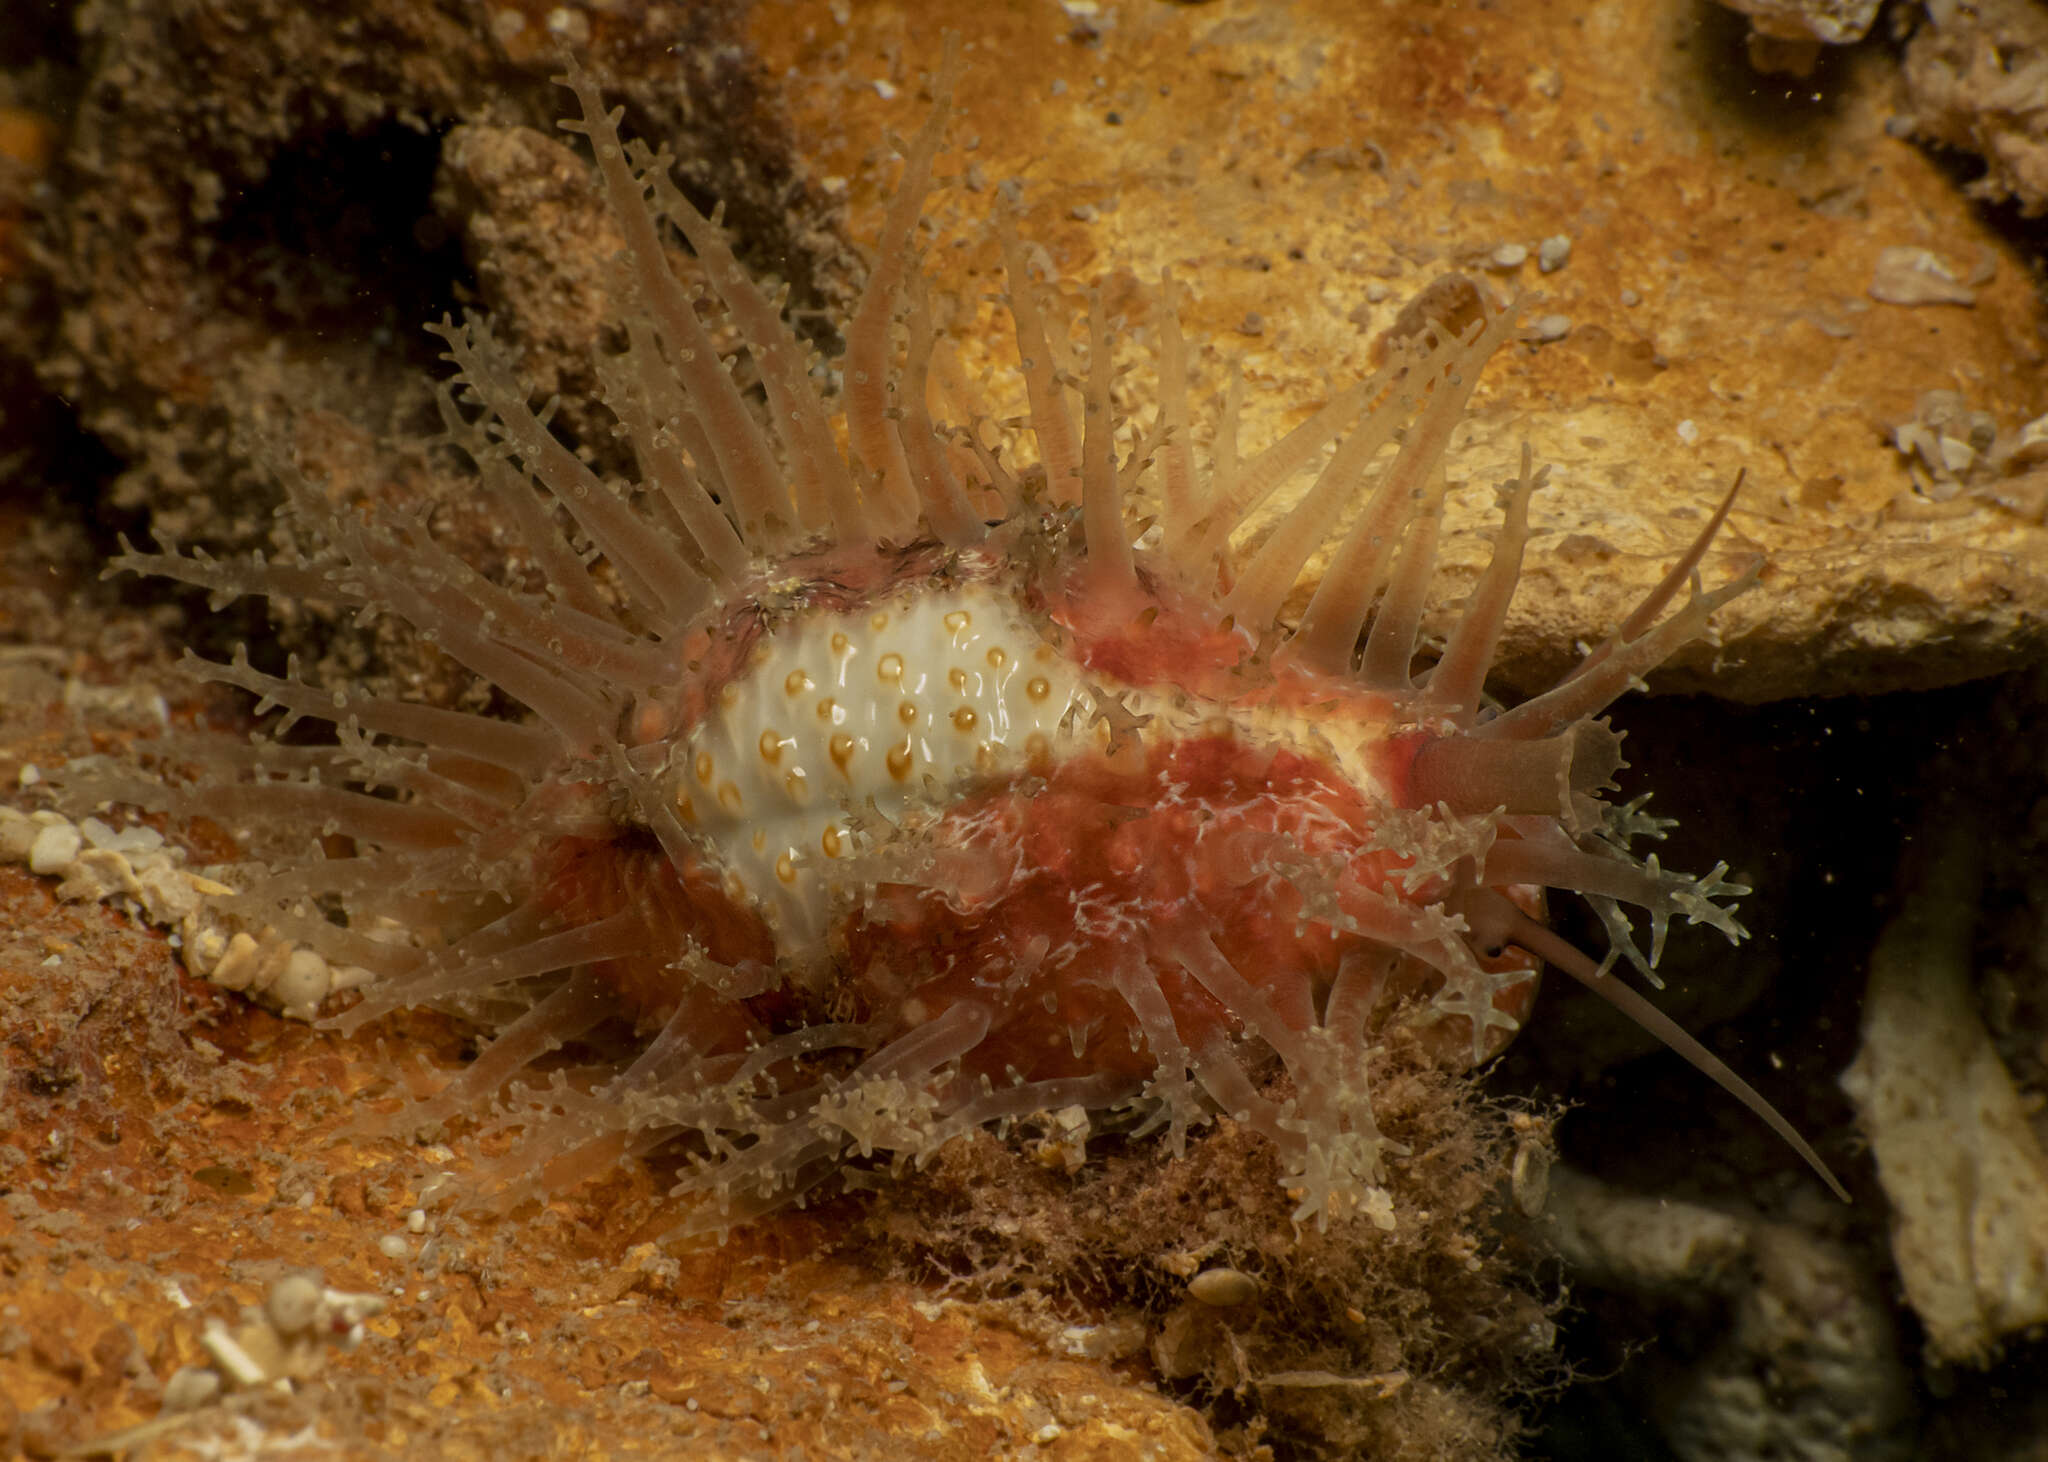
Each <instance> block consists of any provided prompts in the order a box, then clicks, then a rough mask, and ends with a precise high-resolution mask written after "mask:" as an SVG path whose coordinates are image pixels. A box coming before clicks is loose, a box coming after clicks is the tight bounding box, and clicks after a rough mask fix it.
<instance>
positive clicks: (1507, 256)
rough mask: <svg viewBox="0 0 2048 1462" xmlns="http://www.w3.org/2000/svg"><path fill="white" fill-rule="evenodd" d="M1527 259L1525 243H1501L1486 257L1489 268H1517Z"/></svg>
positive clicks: (1527, 247)
mask: <svg viewBox="0 0 2048 1462" xmlns="http://www.w3.org/2000/svg"><path fill="white" fill-rule="evenodd" d="M1528 259H1529V246H1528V245H1527V244H1502V245H1501V246H1500V247H1499V248H1497V249H1495V250H1494V251H1493V253H1492V254H1491V255H1490V256H1488V258H1487V261H1486V262H1487V267H1488V268H1490V269H1519V268H1521V267H1522V265H1523V264H1525V263H1527V262H1528Z"/></svg>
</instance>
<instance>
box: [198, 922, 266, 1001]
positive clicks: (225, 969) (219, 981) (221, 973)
mask: <svg viewBox="0 0 2048 1462" xmlns="http://www.w3.org/2000/svg"><path fill="white" fill-rule="evenodd" d="M256 959H257V947H256V941H255V939H254V938H253V937H252V936H250V935H248V934H237V935H236V936H235V937H234V938H232V939H230V940H229V941H228V947H227V951H226V952H225V953H224V954H222V955H221V957H220V963H219V964H217V965H215V966H214V967H213V970H212V973H210V974H209V975H207V979H208V980H209V981H211V982H212V983H213V984H216V985H218V986H220V987H221V989H223V990H246V989H248V988H249V982H250V981H251V980H253V979H254V978H255V977H256Z"/></svg>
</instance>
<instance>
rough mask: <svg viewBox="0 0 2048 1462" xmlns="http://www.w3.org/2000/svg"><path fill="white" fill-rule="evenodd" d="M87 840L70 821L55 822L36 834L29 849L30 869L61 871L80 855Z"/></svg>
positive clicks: (37, 871) (34, 871)
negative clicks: (79, 852)
mask: <svg viewBox="0 0 2048 1462" xmlns="http://www.w3.org/2000/svg"><path fill="white" fill-rule="evenodd" d="M84 845H85V840H84V839H83V838H81V837H80V836H79V835H78V829H77V828H75V827H73V826H72V825H71V824H70V823H68V822H53V823H51V824H49V825H48V826H47V827H45V828H44V829H43V830H42V831H41V832H39V833H37V834H36V840H35V842H34V844H33V845H31V846H30V848H29V850H28V870H29V872H31V873H39V874H46V875H47V874H52V873H61V872H63V871H64V869H65V867H66V866H67V865H69V864H70V863H72V862H73V861H74V860H76V859H77V857H78V851H79V849H80V848H82V847H83V846H84Z"/></svg>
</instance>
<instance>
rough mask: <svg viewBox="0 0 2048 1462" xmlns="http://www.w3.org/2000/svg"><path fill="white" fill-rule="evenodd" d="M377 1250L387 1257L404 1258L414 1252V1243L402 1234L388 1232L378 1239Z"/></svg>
mask: <svg viewBox="0 0 2048 1462" xmlns="http://www.w3.org/2000/svg"><path fill="white" fill-rule="evenodd" d="M377 1252H378V1253H380V1254H382V1255H383V1256H384V1257H385V1258H387V1259H403V1258H405V1257H407V1256H408V1255H410V1254H411V1253H412V1245H411V1244H410V1243H408V1242H406V1240H405V1237H404V1236H403V1235H402V1234H386V1235H384V1237H383V1238H381V1239H379V1240H377Z"/></svg>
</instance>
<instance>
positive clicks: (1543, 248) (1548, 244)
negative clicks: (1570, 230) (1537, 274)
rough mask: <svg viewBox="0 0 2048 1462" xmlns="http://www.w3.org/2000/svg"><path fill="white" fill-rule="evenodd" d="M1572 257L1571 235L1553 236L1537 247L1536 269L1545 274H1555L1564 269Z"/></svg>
mask: <svg viewBox="0 0 2048 1462" xmlns="http://www.w3.org/2000/svg"><path fill="white" fill-rule="evenodd" d="M1571 256H1572V240H1571V235H1570V234H1552V235H1551V236H1550V237H1549V238H1547V239H1545V240H1544V241H1543V242H1542V243H1540V244H1538V245H1537V246H1536V267H1537V268H1538V269H1540V270H1542V271H1543V272H1544V273H1545V274H1555V273H1557V271H1558V270H1560V269H1562V268H1564V266H1565V262H1566V261H1567V260H1569V259H1570V258H1571Z"/></svg>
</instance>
